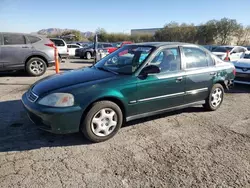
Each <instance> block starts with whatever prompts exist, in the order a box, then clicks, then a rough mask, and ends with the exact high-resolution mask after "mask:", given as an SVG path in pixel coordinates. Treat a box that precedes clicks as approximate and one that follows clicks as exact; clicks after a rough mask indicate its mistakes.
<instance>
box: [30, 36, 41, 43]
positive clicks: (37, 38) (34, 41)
mask: <svg viewBox="0 0 250 188" xmlns="http://www.w3.org/2000/svg"><path fill="white" fill-rule="evenodd" d="M27 38H28V40H29V42H30V43H31V44H33V43H36V42H38V41H40V40H41V39H40V38H39V37H36V36H31V35H28V36H27Z"/></svg>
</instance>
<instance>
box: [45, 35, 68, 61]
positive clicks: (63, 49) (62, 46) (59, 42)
mask: <svg viewBox="0 0 250 188" xmlns="http://www.w3.org/2000/svg"><path fill="white" fill-rule="evenodd" d="M50 40H51V41H52V42H53V43H54V44H55V46H56V47H57V49H58V54H59V61H60V62H61V61H62V60H64V59H67V58H68V56H69V50H68V48H67V44H66V42H65V41H64V40H63V39H60V38H50Z"/></svg>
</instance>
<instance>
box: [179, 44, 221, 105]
mask: <svg viewBox="0 0 250 188" xmlns="http://www.w3.org/2000/svg"><path fill="white" fill-rule="evenodd" d="M182 52H183V59H184V62H185V64H184V67H185V74H186V85H185V97H184V102H185V103H186V104H189V103H193V102H197V101H202V100H205V99H206V98H207V96H208V95H209V91H210V90H211V88H212V85H213V79H214V76H215V75H216V70H215V67H214V60H213V59H212V58H211V56H210V55H209V54H208V53H207V52H205V51H203V50H202V49H200V48H198V47H193V46H192V47H188V46H186V47H182Z"/></svg>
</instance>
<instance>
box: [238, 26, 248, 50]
mask: <svg viewBox="0 0 250 188" xmlns="http://www.w3.org/2000/svg"><path fill="white" fill-rule="evenodd" d="M235 37H236V40H237V42H236V43H237V45H240V46H244V45H249V44H250V26H247V27H246V28H243V27H241V28H240V29H239V30H238V31H237V32H236V35H235Z"/></svg>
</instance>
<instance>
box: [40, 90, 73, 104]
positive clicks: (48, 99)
mask: <svg viewBox="0 0 250 188" xmlns="http://www.w3.org/2000/svg"><path fill="white" fill-rule="evenodd" d="M38 104H41V105H45V106H51V107H67V106H73V105H74V96H73V95H72V94H70V93H52V94H50V95H47V96H45V97H44V98H42V99H41V100H39V101H38Z"/></svg>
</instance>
